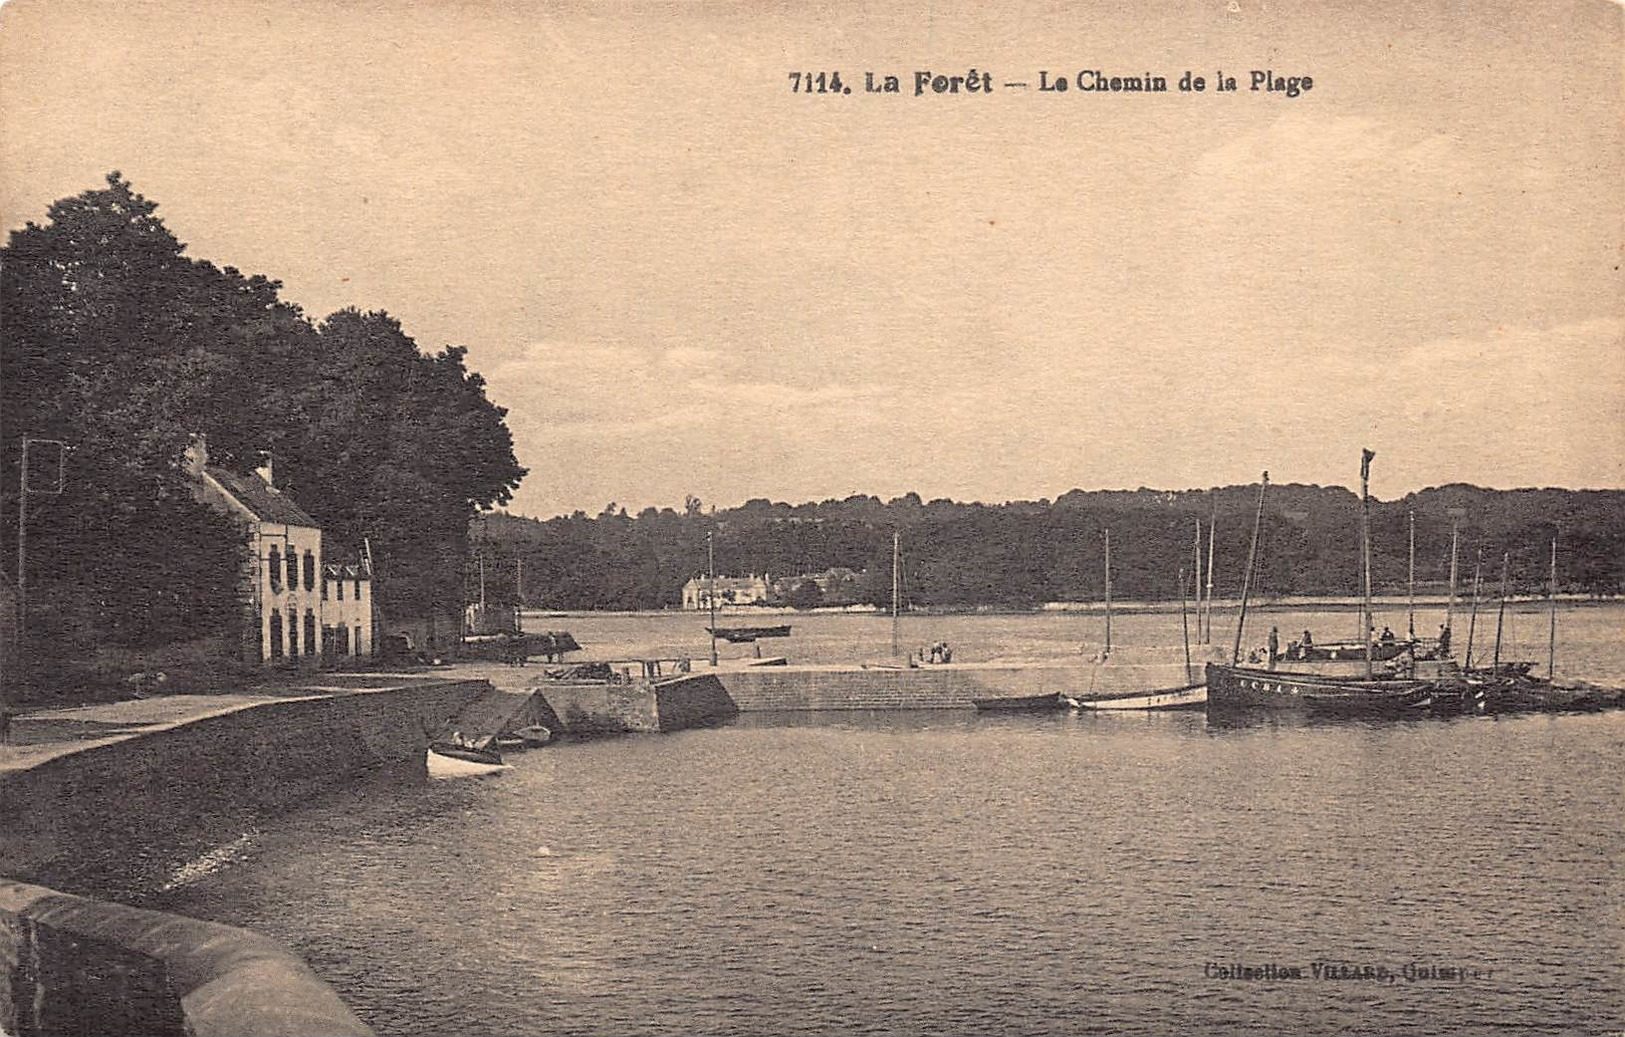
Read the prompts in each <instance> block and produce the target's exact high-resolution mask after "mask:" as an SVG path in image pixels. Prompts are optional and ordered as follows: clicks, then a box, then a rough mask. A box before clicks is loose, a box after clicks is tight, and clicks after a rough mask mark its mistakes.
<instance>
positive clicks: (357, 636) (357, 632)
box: [351, 627, 361, 655]
mask: <svg viewBox="0 0 1625 1037" xmlns="http://www.w3.org/2000/svg"><path fill="white" fill-rule="evenodd" d="M351 643H352V644H354V645H355V654H357V655H360V654H361V628H360V627H356V628H355V640H354V641H352V642H351Z"/></svg>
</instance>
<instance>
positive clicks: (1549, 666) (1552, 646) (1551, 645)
mask: <svg viewBox="0 0 1625 1037" xmlns="http://www.w3.org/2000/svg"><path fill="white" fill-rule="evenodd" d="M1546 601H1547V604H1548V606H1549V609H1550V612H1551V629H1550V630H1549V631H1548V632H1547V634H1546V679H1547V680H1551V679H1553V678H1554V677H1556V676H1557V671H1556V670H1555V669H1553V666H1554V664H1555V663H1556V661H1557V534H1556V533H1553V534H1552V575H1551V578H1550V580H1549V581H1548V582H1547V584H1546Z"/></svg>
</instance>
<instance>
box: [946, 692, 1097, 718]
mask: <svg viewBox="0 0 1625 1037" xmlns="http://www.w3.org/2000/svg"><path fill="white" fill-rule="evenodd" d="M971 704H972V705H974V706H975V707H976V708H977V709H979V710H983V711H984V712H990V713H993V712H1003V713H1043V712H1048V711H1051V710H1058V709H1071V708H1073V707H1075V706H1077V705H1078V701H1077V699H1074V698H1072V697H1071V696H1070V695H1063V694H1061V693H1060V692H1055V691H1052V692H1049V693H1047V694H1043V695H999V696H996V697H993V698H984V699H971Z"/></svg>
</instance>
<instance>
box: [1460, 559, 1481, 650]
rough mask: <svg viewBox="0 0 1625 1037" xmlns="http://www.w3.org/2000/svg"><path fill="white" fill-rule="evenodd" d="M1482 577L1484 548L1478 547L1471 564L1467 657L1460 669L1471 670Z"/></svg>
mask: <svg viewBox="0 0 1625 1037" xmlns="http://www.w3.org/2000/svg"><path fill="white" fill-rule="evenodd" d="M1483 575H1484V546H1483V545H1482V544H1480V545H1479V548H1478V559H1477V561H1475V562H1474V563H1473V610H1472V612H1470V613H1468V616H1467V657H1466V658H1465V659H1463V660H1462V664H1461V665H1462V668H1463V669H1466V670H1471V669H1472V668H1473V634H1474V632H1475V631H1476V630H1477V629H1478V585H1479V581H1480V579H1481V578H1482V577H1483Z"/></svg>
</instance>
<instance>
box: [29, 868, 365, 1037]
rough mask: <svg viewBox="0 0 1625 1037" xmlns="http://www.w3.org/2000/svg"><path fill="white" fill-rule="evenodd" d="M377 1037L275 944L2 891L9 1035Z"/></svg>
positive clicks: (126, 911)
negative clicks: (308, 1036)
mask: <svg viewBox="0 0 1625 1037" xmlns="http://www.w3.org/2000/svg"><path fill="white" fill-rule="evenodd" d="M371 1032H372V1031H371V1030H370V1029H368V1028H367V1027H366V1026H365V1025H363V1024H362V1023H361V1021H360V1020H359V1019H357V1018H356V1017H355V1016H354V1015H353V1014H352V1013H351V1012H350V1010H349V1009H348V1008H346V1007H345V1006H344V1003H343V1002H342V1001H340V1000H339V998H338V995H336V994H334V993H333V991H332V990H331V989H330V988H329V987H328V986H327V984H325V983H323V982H322V981H321V980H320V979H318V978H317V977H316V975H315V974H314V973H313V972H311V971H310V969H309V968H308V967H306V966H305V964H304V963H303V962H301V961H300V960H299V959H298V958H296V957H294V956H293V955H292V954H291V953H289V952H288V951H287V950H286V949H284V948H283V947H282V946H281V945H279V944H277V943H275V942H274V941H272V940H268V939H266V938H265V937H263V936H256V935H254V934H253V933H250V932H247V931H245V930H242V929H236V928H233V927H231V926H225V925H217V924H215V923H212V922H200V921H196V920H194V919H190V918H181V917H179V916H176V915H167V914H163V913H161V912H157V911H143V910H139V909H137V908H132V907H124V906H122V905H119V904H108V903H103V902H100V901H95V900H87V899H85V898H83V897H75V896H68V895H66V894H62V893H57V892H55V891H54V890H50V889H44V888H41V887H39V886H29V885H24V884H22V883H16V882H5V881H0V1033H6V1034H10V1035H13V1037H36V1035H39V1037H44V1035H60V1034H118V1033H127V1034H147V1035H153V1037H170V1035H174V1037H181V1035H195V1037H207V1035H214V1034H218V1035H221V1037H226V1035H245V1034H252V1035H256V1037H267V1035H283V1034H287V1035H293V1034H335V1035H351V1034H354V1035H362V1034H370V1033H371Z"/></svg>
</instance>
